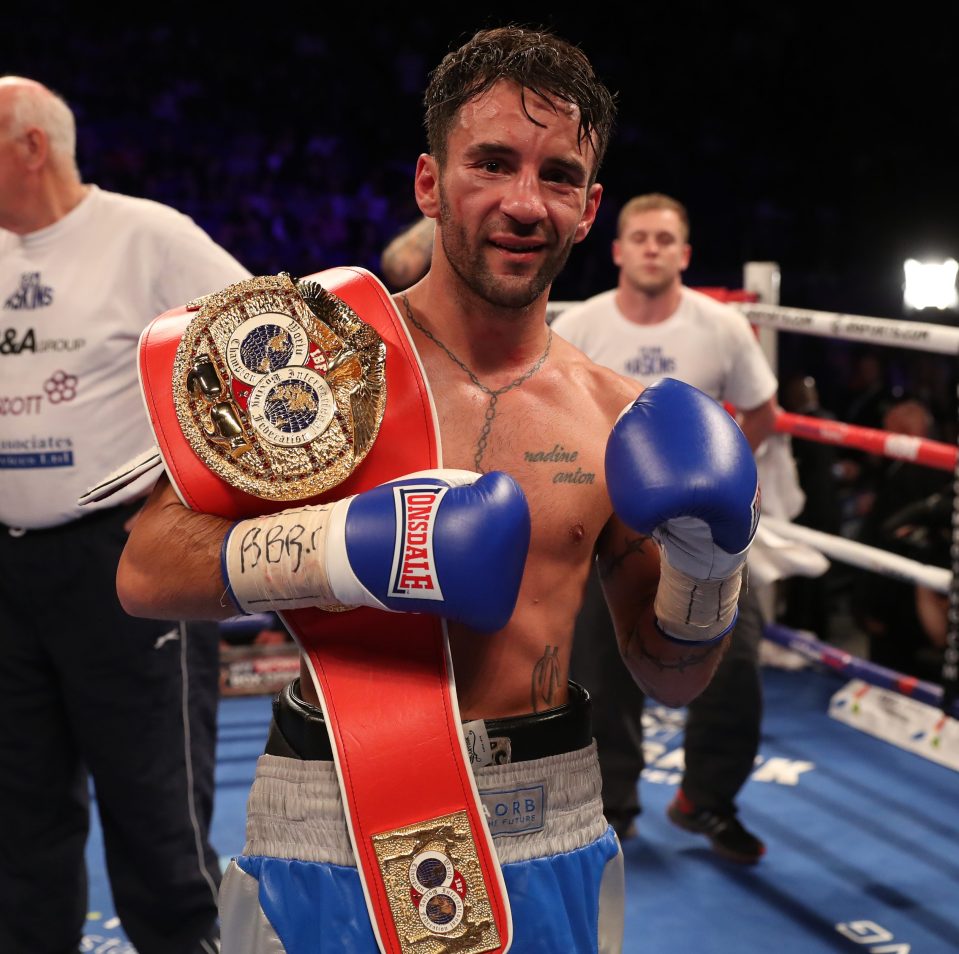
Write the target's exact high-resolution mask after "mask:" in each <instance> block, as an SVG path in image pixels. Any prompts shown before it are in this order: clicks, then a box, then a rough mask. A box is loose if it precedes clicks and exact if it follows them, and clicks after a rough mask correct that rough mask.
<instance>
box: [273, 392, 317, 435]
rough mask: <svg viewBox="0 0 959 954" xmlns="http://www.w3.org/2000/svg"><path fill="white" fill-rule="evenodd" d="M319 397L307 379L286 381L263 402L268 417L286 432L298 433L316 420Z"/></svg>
mask: <svg viewBox="0 0 959 954" xmlns="http://www.w3.org/2000/svg"><path fill="white" fill-rule="evenodd" d="M318 408H319V398H318V396H317V393H316V391H314V390H313V388H311V387H310V386H309V384H307V383H306V382H305V381H284V382H283V383H282V384H278V385H277V386H276V387H275V388H273V389H272V390H271V391H270V392H269V394H267V396H266V399H265V400H264V402H263V413H264V415H265V417H266V419H267V420H268V421H269V422H270V423H271V424H272V425H273V426H274V427H275V428H277V429H278V430H281V431H283V433H284V434H296V433H298V432H299V431H302V430H305V429H306V428H308V427H309V426H310V425H311V424H312V423H313V422H314V421H315V420H316V415H317V411H318Z"/></svg>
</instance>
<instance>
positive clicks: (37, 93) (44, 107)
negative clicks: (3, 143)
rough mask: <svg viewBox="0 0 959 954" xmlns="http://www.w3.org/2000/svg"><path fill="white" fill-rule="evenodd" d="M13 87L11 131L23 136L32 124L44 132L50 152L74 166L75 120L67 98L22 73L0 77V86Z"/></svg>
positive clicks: (75, 145) (75, 151)
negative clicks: (20, 74) (21, 74)
mask: <svg viewBox="0 0 959 954" xmlns="http://www.w3.org/2000/svg"><path fill="white" fill-rule="evenodd" d="M4 86H7V87H12V89H13V102H12V105H11V110H10V133H11V135H13V136H22V135H23V134H24V133H25V132H26V130H27V129H29V128H30V127H31V126H35V127H37V128H39V129H42V130H43V131H44V132H45V133H46V134H47V139H48V141H49V143H50V151H51V152H52V153H53V154H54V156H56V157H57V158H58V159H60V160H63V161H65V162H66V163H67V164H68V165H69V166H72V167H73V168H74V169H75V168H76V153H77V123H76V120H75V119H74V116H73V111H72V110H71V109H70V107H69V106H68V105H67V104H66V101H65V100H64V99H63V98H62V97H60V96H58V95H57V94H56V93H54V92H52V91H51V90H49V89H47V88H46V87H45V86H43V85H42V84H41V83H37V82H35V81H34V80H30V79H26V78H25V77H23V76H0V88H3V87H4Z"/></svg>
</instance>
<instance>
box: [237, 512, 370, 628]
mask: <svg viewBox="0 0 959 954" xmlns="http://www.w3.org/2000/svg"><path fill="white" fill-rule="evenodd" d="M350 500H352V498H351V497H348V498H346V499H345V500H338V501H336V503H332V504H324V505H322V506H319V507H300V508H298V509H296V510H284V511H282V512H281V513H277V514H272V515H270V516H267V517H255V518H253V519H252V520H241V521H240V522H239V523H237V524H236V525H235V526H234V527H233V528H232V530H230V533H229V535H228V536H227V538H226V540H224V543H223V569H224V573H225V576H226V579H227V582H228V584H229V587H230V590H231V592H232V594H233V599H234V600H235V602H236V604H237V605H238V606H239V607H240V608H241V609H242V610H244V611H245V612H247V613H262V612H265V611H267V610H269V609H278V610H287V609H297V608H299V607H302V606H319V607H320V608H321V609H331V610H337V609H344V608H346V607H348V606H350V605H353V603H354V601H353V600H352V599H351V597H352V596H365V598H364V599H362V600H360V599H356V600H355V603H360V602H363V603H365V604H366V605H379V603H378V601H377V600H376V599H375V598H374V597H373V596H372V594H370V593H369V592H368V591H367V590H366V589H365V588H364V587H363V586H362V585H361V584H360V583H359V581H358V580H357V579H356V576H355V575H354V574H353V571H352V569H351V568H350V564H349V560H348V559H347V556H346V547H345V544H344V532H343V524H344V522H345V520H346V511H347V509H348V508H349V502H350Z"/></svg>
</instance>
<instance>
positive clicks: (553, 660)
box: [530, 645, 559, 712]
mask: <svg viewBox="0 0 959 954" xmlns="http://www.w3.org/2000/svg"><path fill="white" fill-rule="evenodd" d="M558 652H559V646H553V647H552V648H551V647H550V646H548V645H547V647H546V652H545V653H543V655H542V656H541V657H540V659H539V660H537V662H536V665H535V666H533V680H532V685H531V686H530V702H531V703H532V707H533V712H539V711H540V709H541V708H542V709H551V708H553V706H554V705H555V704H556V703H555V702H554V699H555V698H556V692H557V691H558V689H559V657H558V656H557V653H558ZM541 703H542V704H541Z"/></svg>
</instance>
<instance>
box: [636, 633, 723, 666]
mask: <svg viewBox="0 0 959 954" xmlns="http://www.w3.org/2000/svg"><path fill="white" fill-rule="evenodd" d="M723 645H724V641H723V640H720V641H719V642H718V643H708V644H707V645H705V646H697V645H695V644H694V645H690V646H689V647H688V648H687V647H685V646H684V647H682V654H681V655H680V656H678V657H676V658H672V659H664V658H663V657H662V656H660V655H658V654H656V653H654V652H650V650H649V648H648V647H647V646H646V644H645V642H644V641H643V639H642V637H641V636H640V634H639V624H637V625H635V626H633V627H632V629H630V631H629V632H628V633H627V635H626V639H625V641H624V642H623V657H624V658H633V659H646V660H649V662H651V663H652V664H653V665H654V666H655V667H656V668H657V669H658V670H659V671H660V672H668V671H670V670H675V671H676V672H681V673H682V672H685V671H686V670H687V669H695V668H696V666H702V665H703V664H704V663H706V662H707V661H708V660H709V657H710V656H712V654H713V653H714V652H718V651H720V650H721V649H722V647H723Z"/></svg>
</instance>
